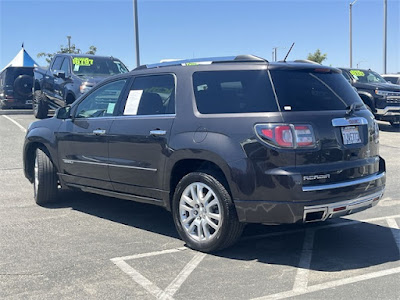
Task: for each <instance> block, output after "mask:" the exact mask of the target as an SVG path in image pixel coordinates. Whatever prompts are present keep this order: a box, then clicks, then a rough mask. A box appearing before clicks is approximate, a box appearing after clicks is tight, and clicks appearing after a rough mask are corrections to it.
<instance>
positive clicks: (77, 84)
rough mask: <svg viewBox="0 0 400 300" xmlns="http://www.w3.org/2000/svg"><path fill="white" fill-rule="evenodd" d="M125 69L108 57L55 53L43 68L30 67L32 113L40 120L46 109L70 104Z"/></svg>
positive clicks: (46, 112)
mask: <svg viewBox="0 0 400 300" xmlns="http://www.w3.org/2000/svg"><path fill="white" fill-rule="evenodd" d="M127 72H128V69H127V67H126V66H125V65H124V64H123V63H122V62H121V61H120V60H119V59H117V58H114V57H112V56H111V57H110V56H108V57H105V56H94V55H81V54H73V55H72V54H57V55H55V56H54V57H53V59H52V61H51V63H50V66H49V68H48V69H47V70H45V69H42V68H35V69H34V85H33V114H34V115H35V117H36V118H38V119H44V118H46V117H47V114H48V109H49V108H53V109H57V108H59V107H63V106H65V105H68V104H71V103H72V102H74V101H75V100H76V99H77V98H78V97H79V96H81V95H83V94H84V93H86V92H87V91H89V90H90V89H91V88H92V87H94V86H95V85H96V84H97V83H99V82H100V81H102V80H103V79H104V78H106V77H108V76H111V75H115V74H121V73H127Z"/></svg>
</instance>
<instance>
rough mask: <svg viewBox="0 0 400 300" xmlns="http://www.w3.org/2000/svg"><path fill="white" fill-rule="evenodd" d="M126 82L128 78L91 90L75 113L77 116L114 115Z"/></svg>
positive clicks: (97, 116) (96, 116)
mask: <svg viewBox="0 0 400 300" xmlns="http://www.w3.org/2000/svg"><path fill="white" fill-rule="evenodd" d="M125 83H126V79H124V80H118V81H114V82H110V83H108V84H106V85H103V86H102V87H100V88H98V89H96V90H94V91H93V92H91V93H90V94H89V95H88V96H87V97H86V98H85V99H84V100H83V101H82V102H81V103H80V104H79V105H78V108H77V110H76V114H75V116H76V118H99V117H109V116H112V115H113V114H114V110H115V106H116V103H117V101H118V98H119V96H120V95H121V92H122V90H123V88H124V86H125Z"/></svg>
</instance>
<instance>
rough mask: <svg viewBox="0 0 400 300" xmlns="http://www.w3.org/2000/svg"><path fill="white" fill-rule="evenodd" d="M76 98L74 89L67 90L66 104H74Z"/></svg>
mask: <svg viewBox="0 0 400 300" xmlns="http://www.w3.org/2000/svg"><path fill="white" fill-rule="evenodd" d="M75 100H76V97H75V94H74V93H73V92H72V91H69V90H67V93H66V96H65V104H67V105H68V104H72V103H73V102H74V101H75Z"/></svg>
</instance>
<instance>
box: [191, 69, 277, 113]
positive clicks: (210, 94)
mask: <svg viewBox="0 0 400 300" xmlns="http://www.w3.org/2000/svg"><path fill="white" fill-rule="evenodd" d="M193 88H194V94H195V98H196V104H197V109H198V111H199V112H200V113H202V114H221V113H250V112H275V111H278V108H277V104H276V100H275V97H274V94H273V91H272V87H271V82H270V80H269V78H268V73H267V71H265V70H261V71H208V72H196V73H194V74H193Z"/></svg>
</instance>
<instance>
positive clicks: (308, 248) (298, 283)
mask: <svg viewBox="0 0 400 300" xmlns="http://www.w3.org/2000/svg"><path fill="white" fill-rule="evenodd" d="M314 236H315V229H314V228H312V229H307V230H306V233H305V236H304V242H303V249H302V251H301V256H300V261H299V266H298V268H297V274H296V278H295V280H294V284H293V291H296V292H301V291H305V290H306V289H307V285H308V274H309V272H310V266H311V258H312V253H313V247H314Z"/></svg>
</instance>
